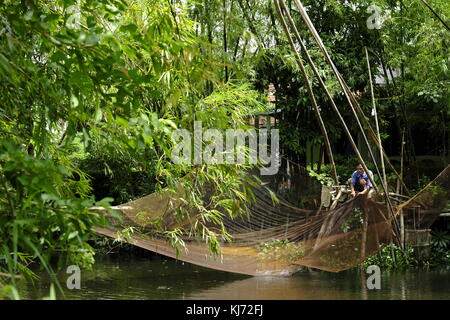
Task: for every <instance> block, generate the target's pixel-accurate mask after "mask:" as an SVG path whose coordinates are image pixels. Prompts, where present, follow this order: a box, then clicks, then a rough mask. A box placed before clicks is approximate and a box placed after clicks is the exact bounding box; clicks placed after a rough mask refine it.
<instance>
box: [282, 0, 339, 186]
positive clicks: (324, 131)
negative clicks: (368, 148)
mask: <svg viewBox="0 0 450 320" xmlns="http://www.w3.org/2000/svg"><path fill="white" fill-rule="evenodd" d="M274 2H275V7H276V9H277V11H278V14H279V16H280V20H281V23H282V26H283V29H284V32H285V33H286V36H287V38H288V41H289V44H290V45H291V47H292V50H294V52H295V58H296V60H297V63H298V65H299V66H300V70H301V72H302V74H303V77H304V79H305V83H306V89H307V92H308V96H309V98H310V100H311V104H312V105H313V109H314V113H315V115H316V117H317V120H318V122H319V126H320V130H321V131H322V134H323V136H324V140H325V145H326V149H327V154H328V158H329V159H330V165H331V172H332V176H333V180H334V182H335V184H336V185H338V184H339V179H338V176H337V172H336V165H335V163H334V157H333V152H332V150H331V144H330V140H329V139H328V132H327V129H326V127H325V124H324V122H323V119H322V116H321V114H320V111H319V108H318V106H317V102H316V98H315V96H314V92H313V89H312V86H311V84H310V80H309V77H308V74H307V72H306V69H305V66H304V64H303V61H302V59H301V57H300V54H299V53H298V51H297V49H296V48H295V44H294V41H293V39H292V37H291V35H290V33H289V29H288V27H287V24H286V21H285V19H284V16H283V14H282V11H281V8H280V5H279V3H278V1H277V0H275V1H274ZM311 156H312V155H311Z"/></svg>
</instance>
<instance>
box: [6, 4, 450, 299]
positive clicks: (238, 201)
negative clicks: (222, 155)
mask: <svg viewBox="0 0 450 320" xmlns="http://www.w3.org/2000/svg"><path fill="white" fill-rule="evenodd" d="M404 2H405V3H404V4H403V6H400V5H399V3H398V1H393V0H370V1H368V0H354V1H353V0H352V1H347V0H345V1H344V0H330V1H314V0H305V1H303V3H304V4H305V6H306V7H307V8H308V14H309V15H310V17H311V19H312V20H313V22H314V24H315V26H316V28H317V30H318V32H319V33H320V34H321V37H322V38H323V41H324V44H325V46H326V47H327V48H328V49H329V50H330V52H331V53H332V59H333V61H334V62H335V63H336V66H337V68H338V69H339V70H340V71H341V73H342V74H343V75H344V78H345V79H346V81H347V83H348V84H349V86H350V88H352V90H353V91H354V93H355V95H356V96H357V98H358V101H359V103H360V105H361V107H362V109H363V110H364V112H365V113H366V114H367V115H369V114H370V112H371V98H370V94H369V89H368V88H369V83H368V76H367V67H366V64H365V61H364V52H365V51H364V48H366V47H367V48H368V50H369V55H370V58H371V60H372V63H371V66H372V74H373V75H374V76H376V77H378V78H380V79H383V81H382V82H383V83H379V84H377V85H376V86H375V91H376V92H375V94H376V97H377V105H378V108H379V117H380V122H381V135H382V138H383V144H384V146H385V148H386V150H387V153H388V154H389V155H393V156H397V155H399V154H400V150H401V140H402V136H403V133H404V135H405V145H404V146H405V153H404V155H405V159H404V160H405V166H408V168H410V170H408V172H406V173H405V181H406V182H407V184H408V185H412V186H413V190H415V188H420V187H421V186H422V185H423V184H424V183H425V182H427V181H429V179H430V177H433V175H434V174H436V172H437V171H438V169H440V167H441V166H442V165H441V164H438V165H436V166H428V165H420V163H419V162H418V161H417V159H416V156H417V155H422V154H424V155H425V154H429V155H434V156H437V157H438V158H439V159H441V160H440V161H441V162H440V163H448V162H449V161H448V159H449V158H448V150H450V139H448V137H449V136H450V126H449V116H450V105H449V99H448V97H449V88H450V86H449V85H448V76H449V64H450V61H449V60H448V58H447V57H448V56H449V48H450V43H449V42H450V38H449V36H448V32H447V30H446V29H445V28H444V27H443V26H442V24H441V23H440V22H439V21H438V20H437V19H436V18H435V17H434V16H433V15H432V14H431V13H430V12H429V11H428V10H426V8H424V7H423V4H422V3H421V1H404ZM290 4H291V1H288V5H290ZM369 5H377V6H379V7H380V8H381V9H382V10H383V14H384V15H385V18H384V23H383V24H382V27H381V29H379V30H378V29H369V28H367V24H366V22H367V19H368V17H369V15H370V14H368V13H367V8H368V6H369ZM433 6H434V9H435V10H436V11H437V12H439V13H440V14H441V15H442V16H443V17H444V18H445V19H447V21H448V16H449V12H450V3H449V2H448V1H447V0H435V1H433ZM292 15H293V18H294V20H295V21H296V22H297V23H298V25H299V26H302V27H301V28H300V33H301V34H302V36H303V37H304V38H305V39H306V43H307V46H308V48H309V49H310V50H311V54H312V56H313V59H314V60H315V61H317V65H318V68H319V72H320V73H321V74H322V75H323V76H324V80H325V83H326V85H327V87H328V88H329V89H330V92H331V94H332V95H333V98H334V99H335V101H336V104H337V105H338V106H339V108H341V109H342V110H341V112H342V114H343V117H344V118H345V120H346V121H347V123H348V124H349V127H350V129H351V131H352V133H353V134H354V135H355V137H356V136H357V133H356V132H357V131H356V127H357V126H356V121H355V119H354V117H353V114H352V113H351V111H350V110H349V108H347V107H346V103H345V98H344V96H343V95H342V93H341V92H340V90H339V87H338V84H337V81H336V80H335V79H334V78H333V77H332V76H331V75H332V73H331V69H330V67H329V66H328V65H327V64H326V63H325V62H324V60H323V58H322V57H321V55H320V52H319V49H318V48H317V46H315V45H314V44H313V41H312V39H311V37H310V35H309V34H308V33H307V32H306V29H305V28H304V26H303V24H302V23H301V20H300V17H299V15H298V13H295V12H294V11H292ZM307 71H308V72H311V70H310V69H309V67H308V70H307ZM392 76H394V77H392ZM269 84H273V85H274V87H275V89H276V93H275V95H276V102H275V106H274V104H273V103H268V102H267V93H266V90H267V88H268V86H269ZM312 86H313V88H314V91H315V94H316V95H317V102H318V105H319V106H320V108H321V112H322V116H323V118H324V121H325V125H326V128H327V130H328V132H329V136H330V140H331V144H332V147H333V151H334V153H335V154H336V163H337V171H338V175H339V176H340V179H341V181H340V182H341V183H344V182H345V180H346V179H347V177H348V176H349V175H350V174H351V172H353V170H354V167H355V165H356V162H355V161H356V160H355V157H354V156H353V154H352V152H349V150H348V149H349V148H348V143H347V142H346V139H345V137H344V134H343V130H342V127H341V126H340V124H339V122H338V120H337V118H336V115H335V114H334V113H333V111H332V109H331V108H330V106H329V103H328V101H327V99H326V96H325V94H324V92H323V90H319V84H318V83H317V81H316V80H315V81H313V83H312ZM0 101H1V102H0V288H1V287H3V288H4V289H5V290H4V292H5V293H4V294H7V295H8V296H10V297H17V294H16V293H15V291H14V290H15V289H14V284H15V281H16V280H15V279H16V277H18V276H23V277H27V278H30V279H33V278H35V276H34V273H33V272H32V268H33V267H34V266H39V267H40V268H44V269H45V270H47V272H48V273H49V274H53V273H54V271H56V270H59V269H61V268H63V267H64V266H66V265H68V264H78V265H80V266H83V267H87V268H88V267H90V266H92V264H93V263H94V261H95V260H94V257H95V255H94V254H95V250H94V248H93V245H96V238H95V236H94V234H93V232H92V228H93V227H94V226H101V225H105V224H106V223H107V221H106V220H105V218H104V217H103V215H102V214H100V213H98V212H96V211H93V210H90V208H91V207H92V206H103V207H105V208H107V210H109V211H110V213H111V214H113V215H116V216H117V213H116V212H114V211H112V210H110V209H109V206H110V205H115V204H120V203H124V202H127V201H129V200H133V199H136V198H139V197H141V196H143V195H146V194H149V193H152V192H154V191H159V190H161V189H163V188H169V189H171V190H175V187H176V186H177V185H179V184H182V185H183V186H184V189H185V190H187V192H186V194H185V199H184V200H185V202H186V204H187V208H186V209H193V208H195V210H196V211H198V212H200V217H199V219H198V221H197V223H196V224H195V226H196V227H195V230H182V229H175V230H163V231H164V235H165V236H166V239H167V240H168V241H169V242H170V243H172V244H173V245H174V247H175V248H177V250H182V247H183V242H182V239H181V236H182V234H183V232H188V231H192V232H194V233H195V234H197V235H198V237H199V238H200V239H202V241H204V242H205V243H207V244H208V245H209V247H210V249H211V252H212V253H214V254H217V253H218V252H219V250H220V242H221V241H227V240H229V234H228V233H227V231H226V230H225V228H224V226H223V223H222V219H223V216H224V215H225V214H226V215H230V216H236V215H239V214H241V213H242V212H245V211H246V208H247V205H248V204H249V203H250V202H251V201H253V200H254V197H253V194H252V191H251V189H250V187H249V186H250V185H251V184H254V183H255V182H254V180H251V178H250V177H248V176H247V175H246V174H245V170H246V169H248V168H249V166H248V165H246V164H240V165H194V166H191V165H179V164H174V163H172V161H171V159H170V153H171V150H172V148H173V147H174V145H175V144H176V142H177V141H174V140H173V138H172V136H171V134H170V133H171V131H172V130H174V129H177V128H178V129H188V130H192V129H193V124H194V121H202V122H203V128H204V129H208V128H216V129H219V130H225V129H228V128H241V129H246V128H248V119H249V118H250V117H251V116H253V115H255V114H256V113H261V112H266V113H267V112H269V113H270V112H275V113H277V118H278V119H280V120H279V121H278V123H277V127H278V128H279V129H280V140H281V141H280V143H281V150H282V153H283V156H286V157H287V158H289V159H290V160H292V161H295V162H297V163H300V164H302V165H304V166H305V167H306V166H309V168H310V169H311V172H312V175H314V176H316V177H317V178H318V179H319V180H321V181H322V182H323V183H325V184H329V183H330V178H329V177H330V174H329V173H330V172H329V171H330V168H329V165H327V163H328V161H327V159H326V158H325V156H324V154H325V152H324V146H323V137H322V135H321V131H320V130H319V127H318V124H317V121H316V118H315V117H314V112H313V110H312V108H311V102H310V101H309V99H308V98H307V94H306V88H305V82H304V79H303V78H302V76H301V73H300V70H299V68H298V66H297V64H296V63H295V59H294V56H293V53H292V51H291V50H290V48H289V45H288V42H287V39H286V37H285V35H284V34H283V32H282V30H281V27H280V24H279V23H278V21H277V16H276V11H275V9H274V7H273V3H272V1H263V0H245V1H244V0H208V1H205V0H197V1H191V0H188V1H179V0H170V1H166V0H153V1H150V2H148V1H140V0H30V1H15V0H3V1H2V2H1V4H0ZM369 121H370V122H372V121H373V119H372V118H370V119H369ZM360 140H361V139H360ZM307 145H311V146H313V147H314V148H316V149H319V150H318V152H317V153H318V155H317V156H316V157H311V156H309V157H308V154H314V152H313V151H311V150H307V147H306V146H307ZM362 145H363V144H362V143H361V142H360V143H359V147H361V146H362ZM363 153H364V155H363V156H364V157H365V158H368V156H367V152H363ZM369 160H370V159H369ZM370 161H372V160H370ZM370 161H369V162H368V165H369V167H373V166H372V164H373V161H372V163H370ZM396 166H397V168H399V165H398V163H397V164H396ZM316 168H317V169H316ZM193 171H195V179H193V180H190V181H187V180H183V179H182V178H183V177H184V176H186V175H187V174H189V173H191V172H193ZM388 174H389V175H390V176H392V172H390V171H389V172H388ZM376 179H379V177H377V176H376ZM377 181H379V180H377ZM209 188H212V189H214V190H215V191H216V193H215V194H216V195H215V196H213V197H212V198H211V199H209V200H210V201H209V202H208V203H204V200H203V198H202V196H203V195H204V194H205V193H206V190H207V189H209ZM391 188H395V184H394V180H392V185H391ZM178 214H179V215H180V216H182V215H183V212H178ZM210 222H212V223H213V224H215V226H216V228H214V230H212V229H211V228H208V227H207V225H208V223H210ZM132 231H133V230H124V234H125V235H126V234H127V232H132ZM447 235H448V233H447ZM447 235H442V234H441V235H440V239H441V240H436V241H437V242H436V243H438V244H439V245H438V246H436V250H434V252H436V255H439V257H441V256H442V257H444V256H445V254H444V253H442V255H441V253H439V252H441V251H442V252H444V251H445V249H443V243H444V242H443V241H447V240H443V239H446V237H447ZM280 245H281V246H282V247H283V248H285V249H286V250H287V251H286V252H287V253H286V256H284V253H283V257H282V258H283V259H284V258H286V259H291V258H292V259H296V258H297V257H298V256H300V255H301V248H296V247H291V244H288V243H283V244H280ZM269 247H271V246H269ZM275 247H276V248H277V247H278V244H277V245H275ZM447 247H448V246H447ZM266 249H267V248H266ZM266 249H264V248H263V249H262V250H263V251H264V250H266ZM440 250H441V251H440ZM445 252H448V251H445ZM439 259H441V258H436V259H435V260H433V261H447V260H445V259H446V258H445V259H444V258H442V259H441V260H439ZM433 263H434V262H433ZM55 280H56V279H55ZM8 284H11V286H7V285H8ZM55 284H56V285H57V281H55ZM57 286H58V285H57ZM0 290H1V289H0Z"/></svg>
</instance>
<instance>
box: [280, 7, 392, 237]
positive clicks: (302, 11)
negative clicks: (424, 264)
mask: <svg viewBox="0 0 450 320" xmlns="http://www.w3.org/2000/svg"><path fill="white" fill-rule="evenodd" d="M281 2H284V1H283V0H281ZM294 2H295V5H296V6H297V9H298V11H299V12H300V15H301V17H302V19H303V21H304V22H305V24H306V26H307V27H308V30H309V31H310V33H311V34H312V36H313V37H314V39H315V40H316V43H317V44H318V46H319V48H320V50H321V51H322V53H323V55H324V56H325V58H326V61H327V62H328V64H329V65H330V66H331V68H332V70H333V72H334V74H335V75H336V78H337V79H338V82H339V84H340V85H341V87H342V88H343V90H344V94H345V96H346V98H347V100H348V102H349V104H350V108H351V109H352V111H353V114H354V115H355V118H356V121H357V123H358V125H359V127H360V129H361V133H362V135H363V137H364V141H365V143H366V145H367V147H368V151H369V154H370V156H371V157H372V159H373V161H374V164H375V167H376V169H377V171H378V174H379V175H380V173H379V170H378V166H377V165H376V161H375V158H374V156H373V153H372V150H371V148H370V145H369V142H368V141H367V137H366V135H365V133H364V129H363V128H362V125H361V123H360V120H359V118H358V116H357V113H356V111H355V108H354V107H353V103H352V99H351V97H353V95H352V93H351V92H350V89H349V88H348V86H347V85H346V84H345V82H344V81H343V78H342V76H341V75H340V73H339V71H338V70H337V68H336V66H335V65H334V63H333V61H332V60H331V57H330V55H329V54H328V51H327V49H326V48H325V45H324V44H323V42H322V39H321V38H320V36H319V34H318V33H317V30H316V28H315V27H314V25H313V23H312V22H311V19H310V18H309V16H308V13H307V12H306V10H305V8H304V7H303V5H302V3H301V2H300V0H294ZM357 154H359V151H358V152H357ZM358 158H360V155H359V157H358ZM360 160H362V157H361V159H360ZM361 165H362V166H363V168H364V170H365V171H366V172H367V173H369V171H368V169H367V166H366V165H365V163H364V161H363V160H362V161H361ZM367 176H368V177H369V180H370V182H371V183H372V185H373V186H374V189H375V190H377V187H376V185H375V182H374V180H373V178H372V177H371V175H370V174H368V175H367ZM382 186H383V189H384V185H383V184H382ZM384 194H385V198H386V202H387V204H388V208H389V212H390V214H391V216H392V219H393V223H394V235H395V237H396V238H397V240H398V241H399V242H400V235H399V233H400V231H399V229H400V228H399V226H398V223H397V220H396V218H395V212H394V210H393V207H392V204H391V202H390V199H389V195H388V193H387V190H385V189H384Z"/></svg>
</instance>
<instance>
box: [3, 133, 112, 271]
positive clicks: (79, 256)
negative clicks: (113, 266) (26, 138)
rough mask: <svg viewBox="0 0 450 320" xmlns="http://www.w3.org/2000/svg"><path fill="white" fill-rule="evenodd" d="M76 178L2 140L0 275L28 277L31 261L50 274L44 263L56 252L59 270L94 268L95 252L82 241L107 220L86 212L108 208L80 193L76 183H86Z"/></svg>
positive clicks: (61, 167) (74, 172)
mask: <svg viewBox="0 0 450 320" xmlns="http://www.w3.org/2000/svg"><path fill="white" fill-rule="evenodd" d="M75 174H76V170H72V172H70V171H69V168H67V167H65V166H62V165H56V164H54V163H53V162H52V161H49V160H41V159H37V158H35V157H31V156H29V155H28V154H26V152H24V150H23V147H21V146H18V145H16V144H13V143H11V142H7V141H5V140H0V224H1V227H0V239H1V243H2V246H1V250H0V271H2V272H7V273H9V274H11V275H14V276H15V275H17V274H23V275H31V273H30V271H29V270H28V266H29V264H30V263H31V262H32V260H33V258H36V259H38V260H39V261H40V262H41V263H42V266H43V267H45V268H46V269H48V271H50V270H51V268H50V266H49V264H48V262H49V261H50V259H51V258H52V256H53V255H54V254H55V253H58V261H57V267H58V269H59V268H61V267H63V266H65V265H68V264H78V265H80V266H82V267H89V266H91V265H92V263H93V258H92V257H93V249H92V248H91V247H90V246H89V245H88V244H87V243H86V241H87V240H88V238H89V237H90V235H91V231H90V230H91V228H92V226H94V225H102V224H104V223H105V220H104V218H103V216H102V215H100V214H99V213H97V212H94V211H90V210H89V208H90V207H92V206H94V205H101V206H105V207H108V203H107V202H105V201H104V200H103V201H99V202H95V200H94V199H92V198H87V197H85V195H83V194H81V193H80V190H83V189H84V187H83V186H81V187H78V186H77V184H84V183H86V182H85V181H83V180H79V181H75V179H74V175H75ZM12 279H14V277H13V278H12Z"/></svg>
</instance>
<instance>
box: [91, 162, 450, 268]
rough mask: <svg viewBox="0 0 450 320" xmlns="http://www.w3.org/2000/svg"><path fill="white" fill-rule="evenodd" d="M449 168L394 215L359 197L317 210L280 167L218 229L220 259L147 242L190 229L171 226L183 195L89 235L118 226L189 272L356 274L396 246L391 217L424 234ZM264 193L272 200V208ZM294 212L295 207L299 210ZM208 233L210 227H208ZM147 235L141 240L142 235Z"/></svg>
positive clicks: (135, 207) (442, 199)
mask: <svg viewBox="0 0 450 320" xmlns="http://www.w3.org/2000/svg"><path fill="white" fill-rule="evenodd" d="M449 175H450V165H449V166H447V168H445V169H444V170H443V171H442V172H441V173H440V174H439V175H438V176H437V177H436V178H435V179H434V180H433V181H432V182H431V183H430V184H429V185H427V186H426V187H425V188H424V189H422V190H421V191H420V192H419V193H418V194H417V195H416V196H414V197H413V198H411V199H410V200H408V201H406V202H404V203H401V204H400V205H398V206H395V207H394V208H393V209H394V210H393V212H390V210H389V208H388V207H387V206H386V205H385V204H384V203H381V202H376V201H374V199H375V198H374V199H370V198H368V197H367V196H365V195H358V196H356V197H354V198H351V199H349V200H347V201H345V202H344V203H342V204H340V205H339V206H338V207H337V208H335V209H333V210H324V208H323V207H322V205H323V203H322V201H321V185H320V183H318V182H317V181H315V180H314V179H313V178H311V177H309V176H308V174H307V171H306V170H305V169H304V168H302V167H301V166H299V165H295V164H292V163H291V164H290V165H289V164H288V165H284V169H283V170H280V173H279V174H277V175H274V176H267V177H261V179H262V181H263V184H264V186H261V187H258V188H253V192H254V194H255V197H256V201H255V202H254V203H253V204H252V205H251V206H250V208H249V209H250V210H249V212H248V213H246V214H243V215H241V216H239V217H237V218H232V217H229V216H227V217H226V218H225V221H224V224H225V227H226V228H227V231H228V232H229V233H230V234H231V236H232V241H231V242H223V243H221V250H220V254H218V255H215V256H213V255H211V254H210V250H209V247H208V245H206V244H205V243H202V242H201V241H199V240H198V239H196V238H195V237H189V236H187V235H185V236H184V238H183V240H184V242H185V247H186V250H184V251H182V252H181V255H179V256H178V257H177V255H176V251H175V249H174V248H173V246H172V245H171V244H170V243H169V242H168V241H167V239H162V238H158V237H156V236H154V235H152V232H151V228H150V229H149V227H148V225H149V224H148V222H149V221H155V219H159V221H160V222H161V223H162V224H163V227H164V228H166V229H167V230H170V229H171V228H174V227H184V228H186V229H189V227H190V226H191V225H192V224H193V223H194V222H195V220H196V218H198V216H197V215H196V213H195V212H193V213H192V214H191V215H190V218H188V219H186V220H185V221H182V222H180V221H178V220H177V219H176V215H175V213H176V211H177V208H180V207H182V206H184V205H185V202H184V201H183V197H184V190H183V189H182V188H180V189H179V190H178V191H177V192H176V193H173V192H170V191H168V190H165V191H162V192H159V193H154V194H150V195H148V196H146V197H143V198H140V199H138V200H135V201H131V202H128V203H125V204H123V205H121V206H118V209H119V210H120V211H121V212H122V213H123V215H124V217H125V220H123V221H122V222H120V223H119V222H118V221H117V220H114V219H112V223H111V225H110V226H109V227H106V228H99V227H98V228H96V229H95V231H96V232H97V233H99V234H103V235H106V236H109V237H113V238H118V237H119V234H120V230H122V229H123V227H124V226H135V227H141V232H138V233H133V234H132V235H131V236H130V237H129V238H128V239H126V241H127V242H130V243H132V244H134V245H136V246H139V247H142V248H144V249H147V250H151V251H153V252H156V253H159V254H162V255H166V256H169V257H172V258H177V259H180V260H182V261H185V262H189V263H193V264H196V265H200V266H204V267H208V268H212V269H217V270H223V271H229V272H235V273H242V274H248V275H255V276H256V275H291V274H292V273H294V272H297V271H299V270H300V269H301V268H303V267H311V268H317V269H321V270H326V271H332V272H338V271H342V270H346V269H349V268H352V267H355V266H357V265H359V264H361V263H362V262H363V261H364V260H365V259H367V258H368V257H370V256H372V255H374V254H375V253H376V252H377V251H378V250H380V248H381V247H382V246H383V245H385V244H389V243H391V242H392V241H393V240H395V234H394V217H395V219H397V218H398V215H399V214H400V212H403V215H404V217H405V223H406V224H407V225H408V226H410V225H413V224H414V225H415V227H417V228H428V227H429V226H430V225H431V224H432V223H433V221H434V220H435V219H436V218H437V217H438V216H439V213H440V212H441V211H442V209H443V208H444V206H445V205H446V203H447V201H448V199H449V196H450V176H449ZM269 190H271V191H272V192H273V193H275V194H276V195H277V198H278V200H279V201H278V202H274V201H273V197H272V196H271V194H270V192H269ZM299 206H302V208H301V207H299ZM210 227H211V228H212V229H213V228H214V225H211V226H210ZM146 228H147V231H149V232H148V233H146V232H145V230H146Z"/></svg>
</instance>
